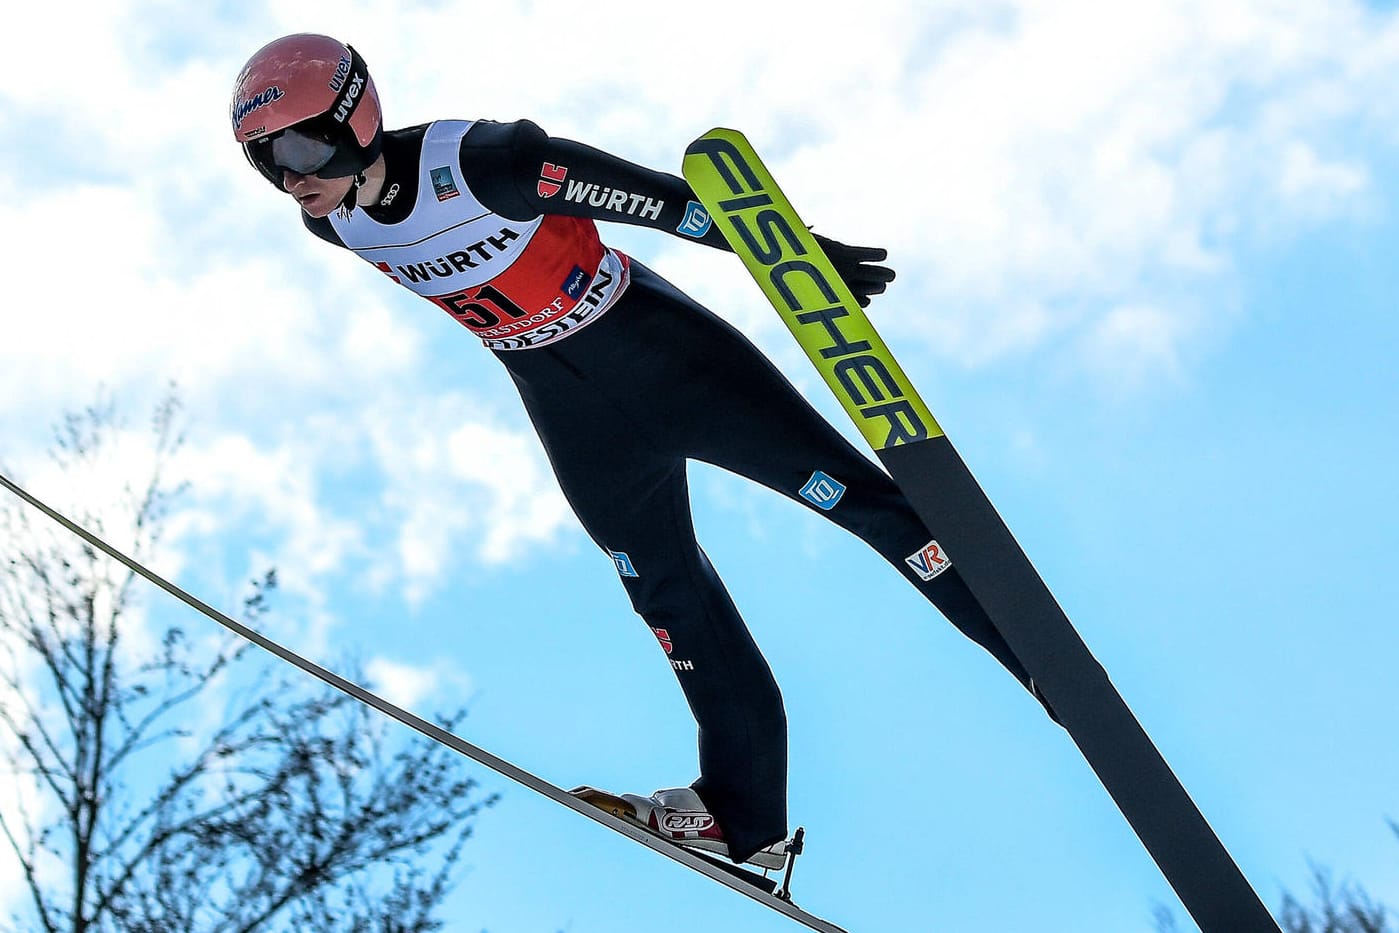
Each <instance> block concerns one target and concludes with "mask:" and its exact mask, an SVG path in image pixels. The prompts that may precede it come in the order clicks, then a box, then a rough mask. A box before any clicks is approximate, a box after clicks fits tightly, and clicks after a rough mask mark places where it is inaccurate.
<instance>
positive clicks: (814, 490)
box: [801, 470, 845, 512]
mask: <svg viewBox="0 0 1399 933" xmlns="http://www.w3.org/2000/svg"><path fill="white" fill-rule="evenodd" d="M843 495H845V485H844V484H843V483H841V482H840V481H839V480H837V479H834V478H833V477H830V476H827V475H826V474H825V473H822V472H821V471H820V470H817V471H816V472H815V473H812V474H811V479H809V480H807V481H806V485H805V486H803V487H802V491H801V497H802V498H803V499H805V500H806V501H807V502H810V503H811V504H812V505H814V506H816V507H817V508H818V509H820V510H821V511H823V512H829V511H830V510H831V509H833V508H835V507H836V506H837V505H838V504H839V503H840V498H841V496H843Z"/></svg>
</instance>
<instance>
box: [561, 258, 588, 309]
mask: <svg viewBox="0 0 1399 933" xmlns="http://www.w3.org/2000/svg"><path fill="white" fill-rule="evenodd" d="M591 281H592V277H591V276H589V275H588V273H587V272H584V271H583V267H582V266H574V267H573V271H572V272H570V273H569V274H568V278H566V279H564V280H563V284H562V285H560V286H559V290H560V291H561V292H563V293H564V294H565V295H567V296H568V297H570V298H572V299H573V300H574V301H577V300H578V299H579V298H582V297H583V292H584V291H585V290H586V289H587V287H588V283H589V282H591Z"/></svg>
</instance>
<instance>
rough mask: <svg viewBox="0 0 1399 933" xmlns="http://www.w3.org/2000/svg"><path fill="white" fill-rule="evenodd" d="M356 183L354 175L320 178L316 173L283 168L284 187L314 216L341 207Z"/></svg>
mask: <svg viewBox="0 0 1399 933" xmlns="http://www.w3.org/2000/svg"><path fill="white" fill-rule="evenodd" d="M354 183H355V180H354V178H353V177H347V178H318V177H316V176H315V175H298V174H297V173H296V172H293V171H292V170H291V169H283V170H282V187H283V188H285V189H286V190H287V194H290V195H291V196H292V197H294V198H296V203H298V204H300V205H301V209H302V210H303V211H305V212H306V213H307V214H309V215H310V216H312V217H325V216H326V215H328V214H329V213H330V212H331V211H333V210H335V209H336V208H337V207H339V206H340V202H341V201H343V200H345V195H347V194H349V193H350V186H351V185H353V184H354Z"/></svg>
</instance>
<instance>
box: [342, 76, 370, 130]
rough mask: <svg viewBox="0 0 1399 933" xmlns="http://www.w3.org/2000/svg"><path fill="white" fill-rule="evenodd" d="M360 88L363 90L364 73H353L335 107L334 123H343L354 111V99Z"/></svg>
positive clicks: (357, 96)
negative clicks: (348, 84) (347, 86)
mask: <svg viewBox="0 0 1399 933" xmlns="http://www.w3.org/2000/svg"><path fill="white" fill-rule="evenodd" d="M362 90H364V75H355V76H354V77H353V78H352V79H350V86H349V88H347V89H346V91H345V94H344V96H343V97H341V98H340V106H338V107H336V108H335V122H336V123H344V122H345V121H346V120H347V119H348V118H349V116H350V114H351V113H353V112H354V109H355V101H356V100H358V99H359V93H360V91H362Z"/></svg>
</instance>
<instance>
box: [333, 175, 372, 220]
mask: <svg viewBox="0 0 1399 933" xmlns="http://www.w3.org/2000/svg"><path fill="white" fill-rule="evenodd" d="M368 181H369V179H367V178H365V177H364V173H363V172H359V173H357V174H356V175H355V177H354V181H352V182H351V183H350V190H349V191H347V192H345V199H344V200H343V201H341V202H340V207H339V208H338V210H339V211H340V216H341V217H349V216H350V212H351V211H353V210H354V209H355V207H356V205H358V204H359V189H360V188H362V187H364V185H365V184H366V183H367V182H368Z"/></svg>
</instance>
